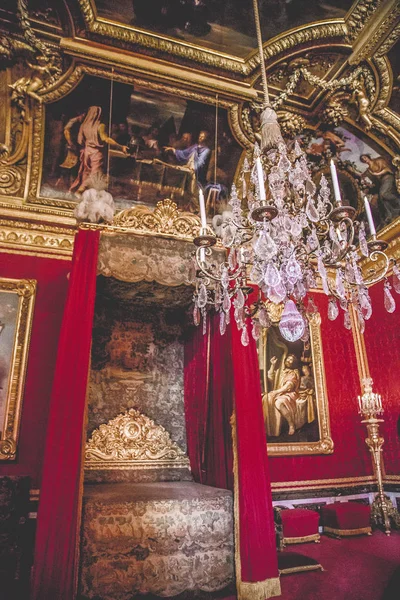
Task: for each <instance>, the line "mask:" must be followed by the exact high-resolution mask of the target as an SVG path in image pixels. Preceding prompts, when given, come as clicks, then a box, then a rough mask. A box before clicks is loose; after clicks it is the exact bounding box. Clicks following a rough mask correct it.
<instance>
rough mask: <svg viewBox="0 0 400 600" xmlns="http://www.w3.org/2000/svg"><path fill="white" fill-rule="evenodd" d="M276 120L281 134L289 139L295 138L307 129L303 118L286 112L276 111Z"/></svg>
mask: <svg viewBox="0 0 400 600" xmlns="http://www.w3.org/2000/svg"><path fill="white" fill-rule="evenodd" d="M278 119H279V125H280V126H281V131H282V134H283V135H284V136H286V137H289V138H294V137H296V135H299V134H300V133H301V132H302V131H304V129H306V127H307V122H306V120H305V119H304V117H302V116H301V115H298V114H296V113H293V112H291V111H288V110H282V111H278Z"/></svg>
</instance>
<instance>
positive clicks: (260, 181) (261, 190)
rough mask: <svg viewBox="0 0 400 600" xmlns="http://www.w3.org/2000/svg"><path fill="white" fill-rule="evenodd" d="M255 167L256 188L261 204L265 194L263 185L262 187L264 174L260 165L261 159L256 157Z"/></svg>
mask: <svg viewBox="0 0 400 600" xmlns="http://www.w3.org/2000/svg"><path fill="white" fill-rule="evenodd" d="M256 167H257V177H258V188H259V193H260V198H259V200H260V201H261V202H263V201H264V200H265V199H266V194H265V185H264V172H263V168H262V164H261V158H260V157H259V156H258V157H257V158H256Z"/></svg>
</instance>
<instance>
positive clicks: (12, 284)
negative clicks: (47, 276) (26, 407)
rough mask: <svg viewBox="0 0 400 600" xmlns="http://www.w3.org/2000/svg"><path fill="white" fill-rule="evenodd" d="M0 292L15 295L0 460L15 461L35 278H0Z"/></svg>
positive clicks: (0, 440) (34, 294) (34, 293)
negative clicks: (15, 306)
mask: <svg viewBox="0 0 400 600" xmlns="http://www.w3.org/2000/svg"><path fill="white" fill-rule="evenodd" d="M0 292H6V293H10V294H17V295H18V296H19V302H18V314H17V318H16V326H15V333H14V346H13V351H12V357H11V364H10V370H9V383H8V389H7V396H6V398H5V411H4V424H3V427H2V434H1V436H0V460H15V458H16V454H17V447H18V436H19V429H20V421H21V412H22V398H23V393H24V384H25V374H26V367H27V362H28V350H29V342H30V337H31V329H32V317H33V308H34V303H35V296H36V281H35V280H33V279H4V278H2V279H0Z"/></svg>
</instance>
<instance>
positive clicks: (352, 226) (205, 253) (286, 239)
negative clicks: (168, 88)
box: [194, 0, 400, 345]
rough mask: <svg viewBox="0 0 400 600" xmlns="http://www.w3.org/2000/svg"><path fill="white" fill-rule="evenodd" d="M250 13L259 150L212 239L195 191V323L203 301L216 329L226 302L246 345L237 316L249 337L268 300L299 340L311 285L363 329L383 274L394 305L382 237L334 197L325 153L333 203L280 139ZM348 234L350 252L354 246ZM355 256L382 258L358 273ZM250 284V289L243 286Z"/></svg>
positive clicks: (288, 333)
mask: <svg viewBox="0 0 400 600" xmlns="http://www.w3.org/2000/svg"><path fill="white" fill-rule="evenodd" d="M254 11H255V17H256V26H257V33H258V40H259V52H260V63H261V73H262V75H263V77H262V81H263V91H264V104H263V112H262V114H261V129H260V132H261V148H260V146H259V145H258V144H257V143H256V144H255V147H254V152H253V155H252V157H251V160H248V159H247V158H246V159H245V160H244V162H243V166H242V170H241V174H240V177H239V181H240V186H239V189H237V188H236V187H235V186H234V185H233V186H232V190H231V197H230V206H231V212H230V213H224V220H223V222H222V225H221V226H220V228H219V231H218V234H219V235H218V238H217V236H216V235H215V233H214V231H212V230H211V229H210V228H209V227H208V225H207V222H206V219H205V210H204V206H202V205H203V204H204V198H203V195H202V193H200V196H199V201H200V208H201V214H202V227H201V229H200V235H199V236H198V237H197V238H196V239H195V240H194V243H195V245H196V246H197V250H196V253H195V263H196V265H195V266H196V289H195V293H194V322H195V323H196V324H199V323H200V320H201V317H202V318H203V320H204V331H205V321H206V315H207V307H209V306H211V305H213V306H214V308H215V310H216V311H217V312H218V313H219V314H220V331H221V333H222V334H223V333H224V331H225V328H226V325H227V324H228V323H229V320H230V310H231V305H232V304H233V307H234V318H235V321H236V323H237V325H238V327H239V329H241V330H242V343H243V344H244V345H247V344H248V343H249V332H248V330H247V324H246V322H247V318H248V317H250V318H251V322H252V331H251V333H252V335H253V337H254V338H255V339H257V338H258V337H259V335H260V333H261V330H262V329H263V328H266V327H269V325H270V319H269V316H268V308H269V306H268V305H269V304H274V305H282V307H281V308H282V311H281V317H280V321H279V329H280V332H281V334H282V336H283V337H284V338H285V339H286V340H288V341H291V342H293V341H296V340H298V339H302V340H307V339H308V336H309V331H308V319H307V317H306V314H307V312H315V310H316V307H315V305H314V303H313V301H312V300H308V301H307V300H306V296H307V292H309V290H310V289H313V288H314V289H315V288H317V287H318V286H319V285H320V286H321V287H322V289H323V291H324V292H325V294H327V295H328V297H329V302H328V318H329V319H331V320H334V319H336V318H337V317H338V315H339V312H340V309H341V310H342V311H343V312H344V325H345V327H347V328H350V327H351V320H350V316H349V307H350V305H352V306H353V307H354V309H355V313H356V315H357V317H358V323H359V326H360V329H361V331H363V329H364V324H365V320H367V319H369V318H370V316H371V314H372V305H371V299H370V296H369V293H368V286H370V285H372V284H374V283H376V282H378V281H381V280H383V279H384V280H385V283H384V304H385V307H386V309H387V310H388V311H389V312H393V310H394V309H395V306H396V305H395V301H394V298H393V296H392V294H391V285H390V283H389V281H388V280H387V279H386V275H387V273H388V271H389V267H390V262H391V261H390V259H389V258H388V256H387V255H386V254H385V250H386V248H387V244H386V242H384V241H382V240H378V239H377V238H376V232H375V228H374V224H373V220H372V215H371V211H370V205H369V202H368V200H367V199H365V210H366V214H367V217H368V222H369V228H370V232H371V234H372V236H371V239H370V240H369V241H367V239H366V234H365V228H364V224H363V223H358V222H357V221H356V222H355V221H354V217H355V213H356V211H355V209H354V208H353V207H352V206H349V205H347V204H345V203H343V202H342V198H341V195H340V188H339V182H338V179H337V174H336V168H335V165H334V163H333V161H331V175H332V183H333V188H334V191H335V200H334V201H332V200H331V198H330V188H329V185H328V181H327V179H326V177H325V176H324V175H322V177H321V179H320V182H319V188H317V186H316V184H315V183H314V181H313V179H312V176H311V172H310V169H309V167H308V164H307V160H306V156H305V154H304V152H303V150H302V148H301V147H300V144H299V142H298V141H297V140H291V141H290V142H288V143H285V141H284V140H283V138H282V136H281V133H280V129H279V125H278V122H277V117H276V113H275V112H274V111H273V109H272V108H271V106H270V103H269V97H268V89H267V82H266V76H265V65H264V60H263V59H264V57H263V51H262V44H261V33H260V27H259V18H258V7H257V0H254ZM228 215H229V216H228ZM356 233H357V235H358V242H359V249H360V252H358V251H357V247H356V245H355V234H356ZM362 256H364V257H369V259H370V260H371V261H374V262H376V261H378V259H379V265H380V263H381V262H382V266H381V265H380V266H379V269H378V272H377V273H375V274H373V275H371V276H369V275H367V277H366V278H364V277H363V273H362V271H361V268H360V264H359V263H360V260H361V257H362ZM393 278H394V280H393V286H394V288H395V291H396V292H398V293H400V271H399V269H398V268H397V266H396V265H394V267H393ZM250 283H251V285H250ZM253 286H255V288H256V289H257V290H258V292H257V294H254V293H253V290H254V288H253Z"/></svg>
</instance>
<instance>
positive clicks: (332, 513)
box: [322, 502, 371, 538]
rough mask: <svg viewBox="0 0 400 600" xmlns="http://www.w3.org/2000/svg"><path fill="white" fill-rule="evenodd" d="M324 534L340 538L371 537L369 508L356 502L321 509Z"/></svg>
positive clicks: (334, 504) (335, 503) (341, 503)
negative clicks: (351, 536)
mask: <svg viewBox="0 0 400 600" xmlns="http://www.w3.org/2000/svg"><path fill="white" fill-rule="evenodd" d="M322 521H323V525H324V533H328V534H331V535H333V536H335V537H338V538H340V537H341V536H346V535H361V534H363V533H366V534H368V535H371V508H370V507H369V506H367V505H365V504H360V503H358V502H334V503H333V504H326V505H325V506H323V507H322Z"/></svg>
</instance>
